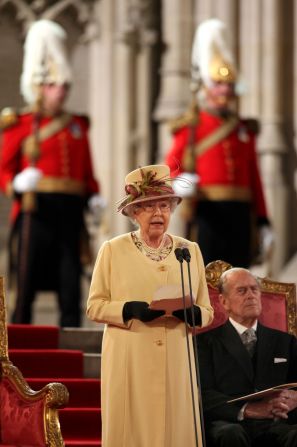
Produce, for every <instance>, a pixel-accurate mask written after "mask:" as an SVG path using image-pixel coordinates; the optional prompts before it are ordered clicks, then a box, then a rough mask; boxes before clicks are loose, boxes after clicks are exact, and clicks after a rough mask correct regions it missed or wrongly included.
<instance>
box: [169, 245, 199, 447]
mask: <svg viewBox="0 0 297 447" xmlns="http://www.w3.org/2000/svg"><path fill="white" fill-rule="evenodd" d="M174 253H175V257H176V259H177V260H178V262H179V263H180V276H181V284H182V295H183V307H184V319H185V330H186V342H187V353H188V364H189V372H190V384H191V396H192V407H193V418H194V428H195V440H196V447H199V445H198V431H197V419H196V409H195V397H194V385H193V374H192V362H191V354H190V343H189V334H188V321H187V312H186V299H185V282H184V272H183V267H182V263H183V261H184V258H183V252H182V249H181V248H176V249H175V250H174Z"/></svg>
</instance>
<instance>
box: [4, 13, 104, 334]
mask: <svg viewBox="0 0 297 447" xmlns="http://www.w3.org/2000/svg"><path fill="white" fill-rule="evenodd" d="M71 80H72V75H71V68H70V65H69V61H68V58H67V53H66V33H65V31H64V29H63V28H62V27H61V26H60V25H58V24H57V23H55V22H52V21H49V20H39V21H36V22H35V23H33V24H32V25H31V27H30V29H29V31H28V34H27V37H26V40H25V46H24V61H23V73H22V76H21V93H22V95H23V97H24V99H25V101H26V103H27V104H28V107H27V108H26V109H24V110H21V111H19V112H15V111H13V110H11V109H10V110H9V109H5V110H4V111H3V113H2V126H3V127H4V130H3V135H2V147H1V150H0V174H1V175H0V185H1V189H3V191H4V192H5V193H6V194H7V195H8V196H10V197H12V198H13V206H12V216H11V218H12V228H13V231H12V233H13V235H14V237H13V240H14V241H15V240H17V257H16V265H15V266H14V267H15V270H16V285H17V290H16V305H15V309H14V312H13V317H12V320H13V322H14V323H31V322H32V304H33V301H34V297H35V294H36V292H37V291H44V290H50V291H55V292H56V293H57V297H58V304H59V309H60V325H61V326H79V325H80V315H81V309H80V301H81V291H80V275H81V258H80V245H81V236H82V231H83V213H84V209H85V207H86V205H87V204H89V205H90V206H91V207H92V206H93V207H94V206H96V205H97V204H98V203H99V202H100V197H101V196H100V195H99V187H98V183H97V181H96V180H95V178H94V173H93V169H92V161H91V154H90V149H89V142H88V127H89V122H88V119H87V117H84V116H80V115H74V114H72V113H68V112H65V111H64V109H63V105H64V102H65V100H66V98H67V95H68V92H69V88H70V86H71ZM15 236H16V237H15Z"/></svg>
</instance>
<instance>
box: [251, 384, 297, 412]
mask: <svg viewBox="0 0 297 447" xmlns="http://www.w3.org/2000/svg"><path fill="white" fill-rule="evenodd" d="M296 407H297V391H292V390H282V391H280V392H277V393H276V394H275V395H274V396H273V397H271V396H270V397H266V398H264V399H262V400H260V401H257V402H249V403H248V404H247V406H246V407H245V410H244V418H245V419H276V418H280V419H288V413H289V411H291V410H294V408H296Z"/></svg>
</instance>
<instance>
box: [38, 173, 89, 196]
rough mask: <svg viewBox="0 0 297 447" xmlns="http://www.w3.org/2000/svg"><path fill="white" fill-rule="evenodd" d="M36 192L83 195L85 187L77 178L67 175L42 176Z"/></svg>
mask: <svg viewBox="0 0 297 447" xmlns="http://www.w3.org/2000/svg"><path fill="white" fill-rule="evenodd" d="M36 192H47V193H60V194H75V195H83V194H84V192H85V187H84V184H83V183H82V182H80V181H79V180H74V179H71V178H67V177H42V178H41V179H40V180H39V182H38V184H37V188H36Z"/></svg>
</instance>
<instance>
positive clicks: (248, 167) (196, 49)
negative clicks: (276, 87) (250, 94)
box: [166, 19, 272, 267]
mask: <svg viewBox="0 0 297 447" xmlns="http://www.w3.org/2000/svg"><path fill="white" fill-rule="evenodd" d="M192 78H193V83H192V84H191V87H192V88H193V98H194V100H193V103H192V104H191V107H190V109H189V111H188V112H187V113H186V114H185V115H184V116H183V117H181V118H179V119H177V120H175V121H174V122H173V123H172V130H173V134H174V136H173V142H172V146H171V148H170V150H169V152H168V153H167V156H166V163H167V164H168V165H169V167H170V170H171V175H172V176H174V177H175V176H179V177H181V178H183V179H184V181H183V185H182V184H181V182H175V183H176V185H175V189H176V190H177V191H178V193H179V194H182V195H183V196H184V197H186V198H187V199H186V200H184V203H185V204H186V208H185V209H184V214H183V216H184V218H185V219H186V221H187V233H188V234H187V237H189V238H191V239H194V240H196V241H197V242H198V244H199V246H200V248H201V251H202V255H203V258H204V262H205V264H207V263H209V262H210V261H214V260H216V259H223V260H225V261H227V262H229V263H230V264H232V265H234V266H244V267H247V266H249V265H250V263H251V261H252V257H253V254H254V253H253V249H252V247H253V243H252V241H253V240H254V234H253V231H252V229H253V228H254V224H255V226H256V227H257V228H258V229H260V228H261V230H260V233H261V238H262V239H261V242H262V243H264V244H266V245H265V247H266V248H267V247H268V246H270V244H271V241H272V231H271V228H270V225H269V220H268V216H267V211H266V206H265V201H264V195H263V190H262V185H261V179H260V175H259V169H258V165H257V155H256V149H255V139H256V134H257V122H256V121H255V120H244V119H241V118H240V117H239V116H238V114H237V113H236V112H235V102H236V95H237V92H236V88H237V85H238V74H237V71H236V68H235V64H234V61H233V57H232V54H231V51H230V47H229V43H228V41H227V29H226V26H225V24H224V23H223V22H221V21H220V20H218V19H210V20H207V21H205V22H203V23H202V24H201V25H200V26H199V27H198V28H197V30H196V34H195V37H194V42H193V48H192Z"/></svg>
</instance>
